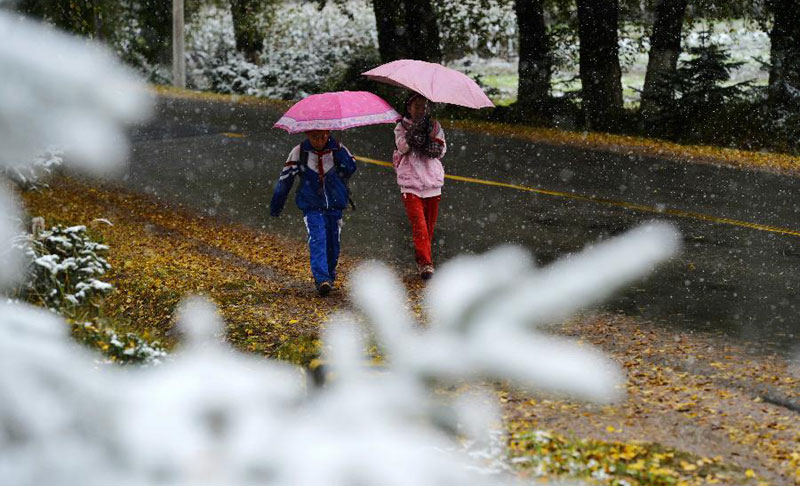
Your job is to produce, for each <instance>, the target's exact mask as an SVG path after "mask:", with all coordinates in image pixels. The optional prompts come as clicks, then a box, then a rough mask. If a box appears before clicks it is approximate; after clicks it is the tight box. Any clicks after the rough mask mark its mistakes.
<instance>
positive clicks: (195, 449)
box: [0, 225, 678, 486]
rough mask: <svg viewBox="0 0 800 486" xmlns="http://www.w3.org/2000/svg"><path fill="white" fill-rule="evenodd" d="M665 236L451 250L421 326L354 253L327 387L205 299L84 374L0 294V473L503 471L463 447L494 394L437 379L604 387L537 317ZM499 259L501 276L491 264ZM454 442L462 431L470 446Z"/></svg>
mask: <svg viewBox="0 0 800 486" xmlns="http://www.w3.org/2000/svg"><path fill="white" fill-rule="evenodd" d="M677 241H678V237H677V235H676V232H675V231H674V230H673V229H672V228H671V227H669V226H666V225H651V226H647V227H643V228H639V229H637V230H633V231H631V232H629V233H628V234H626V235H624V236H622V237H620V238H617V239H615V240H612V241H609V242H605V243H602V244H599V245H597V246H596V247H594V248H592V249H590V250H587V251H585V252H583V253H581V254H579V255H574V256H572V257H570V258H568V259H565V260H562V261H560V262H557V263H555V264H554V265H551V266H550V267H547V268H544V269H541V270H535V269H534V268H533V266H532V264H531V259H530V258H529V257H528V256H527V255H526V254H525V253H524V252H522V251H521V250H518V249H514V248H502V249H499V250H495V251H493V252H491V253H489V254H487V255H485V256H472V257H462V258H460V259H457V260H456V261H454V262H452V263H450V264H447V265H445V266H443V267H442V269H441V272H440V273H439V274H438V275H437V277H436V279H434V280H433V282H432V285H431V287H430V288H429V292H428V293H427V303H428V305H429V306H430V307H431V311H432V315H431V318H432V319H431V323H430V325H429V327H428V329H424V330H423V329H420V328H419V326H416V325H415V324H414V323H413V321H412V319H411V317H410V314H409V313H408V311H407V309H406V307H405V305H406V300H405V296H404V294H403V290H402V289H403V287H402V285H401V283H400V282H399V280H398V279H397V278H396V277H395V276H394V275H393V274H392V273H391V271H389V269H388V268H387V267H385V266H383V265H382V264H378V263H370V264H367V265H365V266H363V267H361V268H360V269H359V270H358V271H357V272H356V274H355V275H354V276H353V279H352V283H353V301H354V303H355V305H356V307H357V308H358V310H359V312H360V314H359V315H354V314H339V315H337V316H335V317H334V318H332V320H331V322H330V323H329V324H328V330H327V331H326V333H325V336H324V341H325V349H326V363H327V364H328V366H329V368H330V374H329V377H330V380H329V382H328V383H327V384H326V386H324V387H323V388H308V387H307V385H306V383H305V382H304V379H303V373H302V371H301V370H300V369H298V368H293V367H291V366H289V365H287V364H284V363H280V362H277V361H270V360H264V359H261V358H257V357H255V356H247V355H242V354H239V353H237V352H234V351H233V350H231V349H229V348H228V347H227V346H226V345H225V344H223V343H222V342H220V341H219V338H218V337H217V336H219V335H220V334H221V332H222V322H221V321H220V320H219V317H218V316H217V314H216V312H215V310H214V308H213V306H211V305H210V304H208V303H206V302H205V301H201V300H190V301H189V302H187V303H186V304H185V305H184V307H183V309H182V311H181V316H180V319H179V323H180V327H181V328H182V329H183V330H184V333H185V339H184V341H185V345H184V347H183V348H182V349H181V350H180V351H179V352H177V353H175V355H174V359H173V360H171V361H169V362H167V363H165V364H163V365H162V366H159V367H157V368H151V369H142V370H136V371H134V372H127V373H126V372H123V371H120V370H118V369H114V368H107V369H102V370H97V371H95V370H94V369H93V360H92V358H91V357H90V356H89V355H87V354H85V353H84V352H82V351H81V350H78V349H76V348H75V347H74V346H72V345H70V344H69V342H68V340H67V338H66V336H65V335H64V333H63V332H62V331H63V330H64V329H66V326H64V324H63V323H61V322H59V321H58V320H57V319H54V318H53V317H52V316H47V315H42V314H41V313H40V312H38V311H35V310H33V309H30V308H27V307H23V306H13V305H3V306H0V424H2V429H0V430H13V431H14V433H13V434H11V435H8V434H5V435H2V434H0V450H2V451H3V452H4V453H3V454H2V455H0V477H4V478H7V479H8V480H9V481H10V482H11V483H13V484H39V483H41V482H42V481H43V480H44V479H45V476H44V474H45V473H43V471H47V473H46V478H47V479H48V482H49V483H51V484H63V483H75V484H88V485H91V484H109V483H111V482H113V483H120V482H121V483H123V484H124V483H126V482H127V483H130V484H147V483H152V482H159V481H161V482H169V483H181V484H200V483H204V484H208V483H224V484H255V483H260V484H274V485H287V486H288V485H317V484H326V485H333V486H336V485H341V486H350V485H359V484H398V485H407V484H415V485H421V486H424V485H448V484H449V485H484V484H485V485H489V484H492V485H497V484H506V483H510V482H511V480H510V479H509V478H507V477H505V476H502V475H500V476H498V475H496V474H494V475H488V474H487V472H488V470H491V469H488V470H487V468H486V465H485V464H482V463H481V462H480V461H477V462H476V461H475V460H474V459H473V458H475V457H479V456H480V454H479V453H476V452H475V449H476V448H477V449H478V450H480V449H481V448H484V449H488V448H491V447H492V444H495V450H496V449H497V448H496V442H497V441H496V433H495V434H493V433H492V432H491V430H492V427H493V426H494V425H495V424H497V423H499V414H498V413H497V407H496V405H494V404H493V401H492V399H491V398H490V396H488V395H486V396H480V395H479V396H477V397H466V398H461V399H457V400H455V401H454V403H446V401H445V400H444V399H443V398H442V397H441V396H440V395H437V394H436V393H435V392H436V391H437V390H438V389H439V386H440V385H443V384H460V383H469V382H474V381H480V380H483V379H485V378H490V379H499V380H510V381H511V382H512V383H515V384H517V385H519V386H522V387H523V388H524V389H526V390H530V391H542V390H544V391H556V392H562V393H568V394H571V395H575V396H579V397H583V398H589V399H594V400H600V401H607V400H610V399H613V398H615V397H617V396H618V393H619V389H620V388H619V385H621V383H622V379H623V375H622V373H621V371H620V370H619V369H618V367H617V366H616V365H614V364H613V363H612V362H611V361H610V360H609V359H608V358H605V357H604V356H602V355H600V354H599V353H598V352H596V351H591V350H589V349H587V348H586V347H578V346H577V345H575V344H573V343H571V342H569V341H566V340H561V339H555V338H553V337H545V336H544V335H543V334H541V333H540V332H539V331H538V329H539V328H541V327H542V326H543V325H545V324H548V323H553V322H557V321H558V320H559V319H562V318H564V317H566V316H567V315H569V314H570V313H572V312H574V311H576V310H578V309H579V308H581V307H583V306H585V305H589V304H592V303H596V302H598V301H599V300H600V299H602V298H604V297H605V296H607V295H608V294H609V293H610V292H612V291H614V290H615V289H618V288H620V287H621V286H622V285H624V284H626V283H627V282H629V281H630V280H631V279H634V278H638V277H640V276H641V275H643V274H645V273H647V272H648V271H649V270H650V269H651V268H652V267H653V265H655V264H656V263H658V262H659V261H661V260H663V259H665V258H667V257H669V256H670V255H671V254H672V253H673V252H674V251H675V250H676V248H677V244H678V243H677ZM497 268H504V269H508V271H506V272H496V271H489V272H487V270H496V269H497ZM364 326H365V327H364ZM369 339H374V340H376V341H377V343H378V345H379V346H380V348H381V349H383V350H384V351H385V353H386V358H387V359H386V364H385V366H384V367H383V368H381V369H380V370H378V369H374V368H371V367H370V366H369V365H368V364H367V363H368V359H367V355H366V349H367V347H368V345H367V342H368V340H369ZM45 356H46V358H45ZM53 383H57V384H58V385H57V386H53ZM112 383H113V386H112ZM458 438H464V439H467V440H468V441H470V442H471V443H472V444H473V448H472V453H471V454H468V453H466V452H464V450H463V448H462V447H461V446H460V445H459V442H458ZM475 444H478V446H477V447H476V446H475ZM489 459H490V460H491V459H496V458H491V457H490V458H489Z"/></svg>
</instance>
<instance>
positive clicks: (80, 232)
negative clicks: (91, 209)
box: [18, 225, 113, 312]
mask: <svg viewBox="0 0 800 486" xmlns="http://www.w3.org/2000/svg"><path fill="white" fill-rule="evenodd" d="M18 245H20V246H22V247H23V249H24V251H25V253H26V255H27V256H28V258H29V263H28V271H27V278H26V279H25V280H26V281H25V282H24V284H23V287H22V289H21V293H22V295H21V296H22V297H23V298H25V300H27V301H29V302H34V303H37V304H40V305H42V306H44V307H47V308H48V309H51V310H53V311H56V312H62V311H69V310H71V309H74V308H76V307H79V306H85V305H91V304H93V303H95V302H96V300H97V299H96V298H97V297H101V296H104V295H106V294H107V293H108V292H110V291H111V289H112V288H113V287H112V286H111V284H108V283H106V282H103V281H102V280H100V277H102V276H103V275H105V273H106V272H107V271H108V270H110V269H111V265H109V264H108V262H107V261H106V259H105V256H106V253H107V252H108V246H106V245H102V244H100V243H97V242H96V241H93V240H92V239H91V238H90V237H89V235H88V234H86V226H71V227H68V228H65V227H63V226H61V225H58V226H54V227H53V228H51V229H50V230H47V231H42V232H40V233H38V234H36V235H23V236H22V237H21V238H20V239H19V240H18Z"/></svg>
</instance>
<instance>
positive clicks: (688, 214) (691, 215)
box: [355, 156, 800, 237]
mask: <svg viewBox="0 0 800 486" xmlns="http://www.w3.org/2000/svg"><path fill="white" fill-rule="evenodd" d="M355 158H356V159H357V160H360V161H361V162H366V163H368V164H374V165H380V166H383V167H392V164H391V163H390V162H385V161H383V160H377V159H371V158H369V157H361V156H356V157H355ZM445 178H447V179H452V180H454V181H461V182H469V183H472V184H482V185H484V186H495V187H504V188H506V189H514V190H517V191H524V192H533V193H536V194H543V195H545V196H553V197H562V198H566V199H573V200H577V201H586V202H592V203H597V204H604V205H606V206H615V207H620V208H624V209H630V210H633V211H642V212H647V213H655V214H667V215H670V216H678V217H681V218H688V219H695V220H699V221H707V222H710V223H718V224H727V225H730V226H739V227H742V228H750V229H754V230H759V231H767V232H770V233H778V234H782V235H788V236H797V237H800V231H797V230H793V229H789V228H781V227H779V226H769V225H765V224H759V223H751V222H748V221H740V220H737V219H731V218H721V217H718V216H712V215H710V214H703V213H695V212H692V211H682V210H680V209H672V208H659V207H656V206H647V205H645V204H636V203H632V202H627V201H617V200H614V199H605V198H600V197H594V196H585V195H582V194H573V193H569V192H561V191H551V190H548V189H537V188H534V187H528V186H520V185H517V184H508V183H506V182H497V181H487V180H483V179H476V178H474V177H463V176H457V175H445Z"/></svg>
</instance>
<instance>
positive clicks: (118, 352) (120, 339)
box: [72, 322, 167, 365]
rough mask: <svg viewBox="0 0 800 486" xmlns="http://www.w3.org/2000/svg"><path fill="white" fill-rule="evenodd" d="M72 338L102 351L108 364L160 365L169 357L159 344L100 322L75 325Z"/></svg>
mask: <svg viewBox="0 0 800 486" xmlns="http://www.w3.org/2000/svg"><path fill="white" fill-rule="evenodd" d="M72 337H73V338H74V339H76V340H77V341H78V342H80V343H82V344H84V345H86V346H88V347H89V348H91V349H95V350H98V351H100V352H101V353H102V355H103V357H104V358H105V361H106V362H108V363H116V364H137V365H158V364H161V362H162V361H163V360H164V359H165V358H166V357H167V353H166V351H164V349H163V348H162V347H161V346H160V345H159V344H158V343H157V342H155V343H151V342H148V341H146V340H145V339H142V338H141V337H139V336H137V335H136V334H133V333H130V332H128V333H125V334H120V333H117V332H116V331H114V330H113V329H111V328H109V327H106V326H104V325H103V324H102V323H98V322H75V323H73V324H72Z"/></svg>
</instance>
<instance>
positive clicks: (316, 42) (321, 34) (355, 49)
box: [187, 0, 377, 99]
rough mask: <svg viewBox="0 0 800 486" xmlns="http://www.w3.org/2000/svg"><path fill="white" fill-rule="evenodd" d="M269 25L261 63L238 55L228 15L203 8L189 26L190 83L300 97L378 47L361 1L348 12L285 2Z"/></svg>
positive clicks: (331, 5) (367, 7)
mask: <svg viewBox="0 0 800 486" xmlns="http://www.w3.org/2000/svg"><path fill="white" fill-rule="evenodd" d="M274 15H275V18H276V19H277V20H276V21H275V22H272V23H271V25H270V26H269V28H268V30H267V33H266V36H265V42H264V49H263V52H262V54H261V58H260V64H258V65H257V64H254V63H251V62H248V61H247V60H245V59H244V57H243V56H242V55H241V54H239V53H238V52H236V49H235V41H234V37H233V22H232V19H231V14H230V11H229V10H227V9H221V8H218V7H216V6H208V7H205V8H203V9H201V10H200V11H199V12H198V13H197V14H196V15H195V16H194V18H193V19H192V21H191V22H190V24H189V25H188V26H187V31H188V33H187V37H188V42H187V72H188V80H189V83H190V85H192V86H194V87H197V88H200V89H210V90H213V91H217V92H221V93H239V94H248V95H255V96H265V97H270V98H284V99H292V98H301V97H303V96H306V95H308V94H311V93H314V92H316V91H319V89H320V86H322V85H323V84H324V83H325V82H326V80H327V79H328V78H329V77H330V76H331V75H332V73H334V72H335V71H336V70H337V69H341V68H342V67H343V66H346V65H347V63H348V62H349V61H350V60H351V58H353V57H355V56H356V55H357V54H358V53H360V52H363V51H364V50H369V49H373V50H374V49H376V48H377V37H376V34H375V17H374V15H373V13H372V7H371V5H370V3H369V2H367V1H365V0H357V1H353V2H349V3H348V5H347V9H346V10H344V9H343V8H341V7H339V6H337V5H335V4H334V3H333V2H330V3H329V5H327V6H325V7H324V8H323V9H322V10H320V9H319V7H318V5H317V4H315V3H309V2H302V3H294V2H287V3H286V4H283V5H281V6H280V7H279V8H277V10H276V12H275V14H274Z"/></svg>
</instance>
